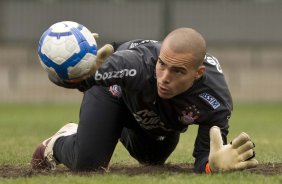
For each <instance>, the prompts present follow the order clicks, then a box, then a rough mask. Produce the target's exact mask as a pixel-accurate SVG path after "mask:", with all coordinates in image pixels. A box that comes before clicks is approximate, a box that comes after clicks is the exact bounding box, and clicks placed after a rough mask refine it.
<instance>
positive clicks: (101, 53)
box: [91, 44, 114, 75]
mask: <svg viewBox="0 0 282 184" xmlns="http://www.w3.org/2000/svg"><path fill="white" fill-rule="evenodd" d="M113 52H114V47H113V46H112V45H111V44H106V45H104V46H103V47H102V48H100V49H99V50H98V52H97V56H96V63H95V64H94V65H93V67H92V69H91V75H94V74H95V73H96V71H97V70H98V69H99V67H100V66H101V65H102V64H103V63H104V62H105V60H106V59H107V57H109V56H110V55H111V54H112V53H113Z"/></svg>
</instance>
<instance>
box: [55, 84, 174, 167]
mask: <svg viewBox="0 0 282 184" xmlns="http://www.w3.org/2000/svg"><path fill="white" fill-rule="evenodd" d="M115 92H120V91H114V92H113V91H112V90H109V88H108V87H100V86H93V87H92V88H91V89H89V90H88V91H86V92H85V94H84V97H83V101H82V104H81V108H80V120H79V125H78V130H77V134H74V135H71V136H67V137H62V138H60V139H58V140H57V141H56V143H55V146H54V149H53V150H54V156H55V158H56V159H57V160H58V161H59V162H61V163H63V164H64V165H66V166H67V167H69V168H70V169H72V170H96V169H99V168H101V167H107V165H108V164H109V162H110V159H111V157H112V154H113V152H114V149H115V147H116V144H117V142H118V140H120V141H121V143H122V144H123V145H124V146H125V148H126V149H127V150H128V151H129V153H130V155H131V156H133V157H134V158H135V159H137V160H138V161H139V162H140V163H143V164H163V163H164V162H165V160H166V159H167V158H168V156H169V155H170V154H171V153H172V151H173V150H174V149H175V147H176V145H177V143H178V141H179V134H178V133H175V134H171V135H169V136H165V137H162V139H154V138H152V137H150V136H148V135H147V134H146V133H145V132H144V131H143V130H142V129H141V127H140V126H139V125H138V123H137V122H136V120H135V119H134V117H133V115H132V113H131V112H129V110H128V108H127V107H126V105H125V104H124V102H123V99H122V97H120V94H118V93H115Z"/></svg>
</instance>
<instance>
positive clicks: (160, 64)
mask: <svg viewBox="0 0 282 184" xmlns="http://www.w3.org/2000/svg"><path fill="white" fill-rule="evenodd" d="M158 64H159V67H160V68H165V66H166V65H165V63H164V62H163V61H162V60H160V59H158Z"/></svg>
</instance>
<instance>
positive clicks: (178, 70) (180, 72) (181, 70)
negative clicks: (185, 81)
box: [173, 68, 186, 75]
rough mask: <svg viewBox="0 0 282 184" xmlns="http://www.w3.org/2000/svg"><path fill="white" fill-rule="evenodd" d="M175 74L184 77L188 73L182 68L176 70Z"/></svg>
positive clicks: (174, 70)
mask: <svg viewBox="0 0 282 184" xmlns="http://www.w3.org/2000/svg"><path fill="white" fill-rule="evenodd" d="M173 72H174V73H175V74H177V75H184V74H185V73H186V72H185V70H183V69H181V68H174V69H173Z"/></svg>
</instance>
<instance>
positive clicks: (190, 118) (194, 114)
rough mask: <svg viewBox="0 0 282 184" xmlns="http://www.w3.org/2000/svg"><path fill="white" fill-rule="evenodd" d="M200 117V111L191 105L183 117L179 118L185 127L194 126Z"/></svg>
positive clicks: (184, 111) (183, 112)
mask: <svg viewBox="0 0 282 184" xmlns="http://www.w3.org/2000/svg"><path fill="white" fill-rule="evenodd" d="M199 116H200V111H199V110H198V108H197V107H196V105H191V106H188V107H186V108H185V110H183V111H182V116H180V117H179V121H181V122H182V123H183V124H185V125H191V124H194V122H195V120H196V119H198V118H199Z"/></svg>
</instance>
